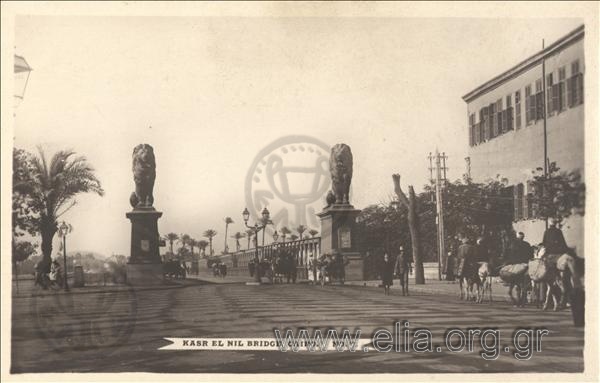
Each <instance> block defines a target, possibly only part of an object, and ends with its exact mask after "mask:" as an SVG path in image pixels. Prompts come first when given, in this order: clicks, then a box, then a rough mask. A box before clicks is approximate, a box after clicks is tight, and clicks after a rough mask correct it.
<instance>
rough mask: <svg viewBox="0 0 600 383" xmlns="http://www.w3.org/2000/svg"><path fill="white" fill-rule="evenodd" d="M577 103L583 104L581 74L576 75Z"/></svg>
mask: <svg viewBox="0 0 600 383" xmlns="http://www.w3.org/2000/svg"><path fill="white" fill-rule="evenodd" d="M577 101H578V103H579V104H583V73H579V74H578V75H577Z"/></svg>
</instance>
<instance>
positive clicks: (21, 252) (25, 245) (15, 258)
mask: <svg viewBox="0 0 600 383" xmlns="http://www.w3.org/2000/svg"><path fill="white" fill-rule="evenodd" d="M36 247H37V244H32V243H31V242H29V241H13V253H12V262H13V264H18V263H21V262H23V261H25V260H26V259H27V258H29V257H30V256H32V255H34V254H35V253H36Z"/></svg>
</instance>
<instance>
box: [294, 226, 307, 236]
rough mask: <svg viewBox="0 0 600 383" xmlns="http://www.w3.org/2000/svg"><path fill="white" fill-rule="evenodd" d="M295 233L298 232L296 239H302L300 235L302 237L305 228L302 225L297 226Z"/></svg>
mask: <svg viewBox="0 0 600 383" xmlns="http://www.w3.org/2000/svg"><path fill="white" fill-rule="evenodd" d="M296 231H297V232H298V237H299V238H302V235H303V234H304V232H305V231H306V226H304V225H299V226H298V227H297V228H296Z"/></svg>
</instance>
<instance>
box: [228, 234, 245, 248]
mask: <svg viewBox="0 0 600 383" xmlns="http://www.w3.org/2000/svg"><path fill="white" fill-rule="evenodd" d="M244 237H245V235H244V234H242V233H240V232H239V231H238V232H237V233H235V234H234V235H232V236H231V238H233V239H235V251H240V247H241V246H240V239H242V238H244Z"/></svg>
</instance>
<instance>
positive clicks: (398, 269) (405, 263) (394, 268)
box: [379, 246, 412, 295]
mask: <svg viewBox="0 0 600 383" xmlns="http://www.w3.org/2000/svg"><path fill="white" fill-rule="evenodd" d="M409 274H412V257H411V256H410V255H408V254H406V252H405V251H404V247H403V246H400V247H399V248H398V254H397V255H396V257H395V259H392V257H390V255H389V254H388V253H387V252H385V253H384V254H383V262H382V264H381V266H380V272H379V275H380V276H381V283H382V285H383V291H384V294H385V295H390V287H391V286H392V285H393V284H394V278H396V277H397V278H399V280H400V286H401V287H402V295H408V275H409Z"/></svg>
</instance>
